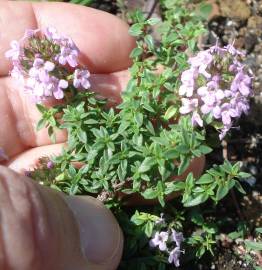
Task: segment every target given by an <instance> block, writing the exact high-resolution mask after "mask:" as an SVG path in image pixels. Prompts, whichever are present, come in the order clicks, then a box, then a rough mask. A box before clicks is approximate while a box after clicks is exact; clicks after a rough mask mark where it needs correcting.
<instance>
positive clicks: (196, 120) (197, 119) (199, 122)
mask: <svg viewBox="0 0 262 270" xmlns="http://www.w3.org/2000/svg"><path fill="white" fill-rule="evenodd" d="M191 121H192V125H193V126H197V125H198V126H200V127H203V120H202V119H201V116H200V115H199V113H198V112H193V115H192V119H191Z"/></svg>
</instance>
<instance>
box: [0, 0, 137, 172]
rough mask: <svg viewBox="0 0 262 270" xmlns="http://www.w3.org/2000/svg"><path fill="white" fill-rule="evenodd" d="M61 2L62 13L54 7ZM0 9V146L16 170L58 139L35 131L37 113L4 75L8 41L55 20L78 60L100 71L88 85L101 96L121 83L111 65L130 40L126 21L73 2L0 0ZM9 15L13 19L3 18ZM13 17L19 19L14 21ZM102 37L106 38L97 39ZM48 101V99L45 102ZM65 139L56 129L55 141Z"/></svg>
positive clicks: (121, 62) (122, 62)
mask: <svg viewBox="0 0 262 270" xmlns="http://www.w3.org/2000/svg"><path fill="white" fill-rule="evenodd" d="M61 7H62V10H63V12H62V13H60V12H59V11H60V10H61ZM34 13H35V14H34ZM0 14H1V16H2V17H3V20H2V22H3V23H2V24H1V23H0V30H1V28H2V29H5V33H7V35H6V36H4V39H3V40H1V44H2V45H3V46H1V47H0V75H2V76H3V77H1V78H0V112H1V113H0V123H1V129H0V147H2V148H4V150H5V152H6V153H7V155H8V156H9V157H11V163H10V164H11V165H10V166H11V167H12V168H14V169H16V170H21V169H22V168H26V167H27V168H28V166H30V165H33V163H34V160H35V159H36V158H37V157H40V156H42V155H48V154H51V153H56V152H58V151H60V148H61V144H59V145H51V142H50V139H49V137H48V134H47V130H42V131H39V132H36V128H35V127H36V124H37V122H38V121H39V118H40V113H39V112H38V110H37V109H36V107H35V106H34V104H32V102H31V101H30V98H29V97H28V96H26V95H25V94H24V93H23V86H22V85H21V83H19V82H18V81H14V80H13V79H11V78H10V77H8V76H7V75H8V71H9V70H10V64H9V63H8V61H7V59H5V58H4V52H5V51H6V50H8V48H9V42H10V41H11V40H13V39H19V38H20V37H21V36H22V35H23V33H24V31H25V29H27V28H38V27H39V28H45V27H47V26H49V25H51V26H55V27H56V28H57V29H58V30H59V31H60V32H61V33H64V34H67V35H69V36H71V37H72V38H73V40H74V41H75V42H76V44H77V45H78V47H79V48H80V50H81V52H82V53H83V54H82V56H81V60H82V62H83V63H85V64H86V65H87V66H88V68H89V70H90V71H91V72H92V73H100V75H93V76H92V78H91V80H92V81H93V84H92V86H93V89H94V90H96V91H100V92H101V91H102V92H103V94H104V95H107V96H110V95H112V94H115V95H116V96H117V94H118V90H119V86H120V88H121V85H123V84H125V81H126V72H117V71H119V70H124V69H125V68H127V67H128V65H129V64H130V61H129V58H128V55H129V53H130V50H131V48H132V47H133V40H132V39H131V38H130V37H129V36H128V34H127V27H126V25H125V24H124V23H122V22H121V21H119V20H118V19H116V18H115V17H113V16H111V15H108V14H106V13H103V12H99V11H96V10H93V9H88V8H83V7H79V6H70V5H64V4H61V3H60V4H59V3H53V4H48V3H45V4H44V3H42V4H36V5H35V4H34V5H33V8H32V5H31V4H29V3H14V2H8V1H7V2H2V3H1V4H0ZM60 14H61V16H60ZM34 16H35V17H36V19H37V20H36V21H35V18H34ZM10 17H13V20H9V19H7V18H10ZM10 21H11V23H10ZM18 21H19V22H21V23H19V24H17V22H18ZM0 22H1V20H0ZM5 23H6V24H5ZM8 29H10V31H8ZM111 29H114V33H112V32H111ZM11 30H12V31H11ZM97 30H99V31H97ZM117 30H118V31H117ZM0 32H3V31H0ZM105 37H106V44H105V43H104V42H101V41H102V40H103V41H104V40H105ZM116 48H117V49H116ZM115 51H118V55H116V54H115V53H114V52H115ZM112 72H116V73H112ZM101 73H102V74H101ZM92 81H91V83H92ZM116 85H118V87H116ZM52 102H53V101H49V103H50V105H52ZM65 140H66V134H65V133H63V132H59V133H58V134H57V142H58V143H62V142H64V141H65Z"/></svg>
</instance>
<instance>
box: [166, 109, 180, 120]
mask: <svg viewBox="0 0 262 270" xmlns="http://www.w3.org/2000/svg"><path fill="white" fill-rule="evenodd" d="M177 110H178V108H177V107H175V106H170V107H169V108H168V109H167V111H166V113H165V115H164V119H165V120H169V119H170V118H171V117H173V116H174V115H175V114H176V113H177Z"/></svg>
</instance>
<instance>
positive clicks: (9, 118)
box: [0, 70, 129, 157]
mask: <svg viewBox="0 0 262 270" xmlns="http://www.w3.org/2000/svg"><path fill="white" fill-rule="evenodd" d="M128 80H129V72H128V71H127V70H125V71H120V72H114V73H111V74H93V75H92V76H91V78H90V81H91V85H92V90H94V91H96V92H98V93H100V94H101V95H102V96H104V97H106V98H108V99H110V100H111V101H113V103H119V102H120V101H121V98H120V93H121V91H122V90H123V89H125V87H126V85H127V82H128ZM53 102H54V101H51V103H50V104H49V105H53ZM0 108H1V110H0V111H1V114H0V122H1V129H0V147H2V148H3V149H4V150H5V152H6V154H7V155H8V156H9V157H13V156H15V155H17V154H19V153H21V152H22V151H24V150H25V149H27V148H29V147H35V146H42V145H48V144H51V141H50V138H49V136H48V132H47V129H43V130H40V131H36V126H37V123H38V121H39V120H40V117H41V115H40V112H39V111H38V110H37V108H36V106H35V104H34V103H32V101H31V99H30V97H29V96H27V95H26V94H24V91H23V86H22V85H21V84H19V82H18V81H16V80H14V79H12V78H0ZM56 138H57V143H59V142H65V141H66V132H65V131H59V132H56Z"/></svg>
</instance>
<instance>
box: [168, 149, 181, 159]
mask: <svg viewBox="0 0 262 270" xmlns="http://www.w3.org/2000/svg"><path fill="white" fill-rule="evenodd" d="M179 155H180V154H179V153H178V152H177V150H176V149H170V150H167V151H166V152H164V157H165V158H166V159H175V158H178V157H179Z"/></svg>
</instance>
